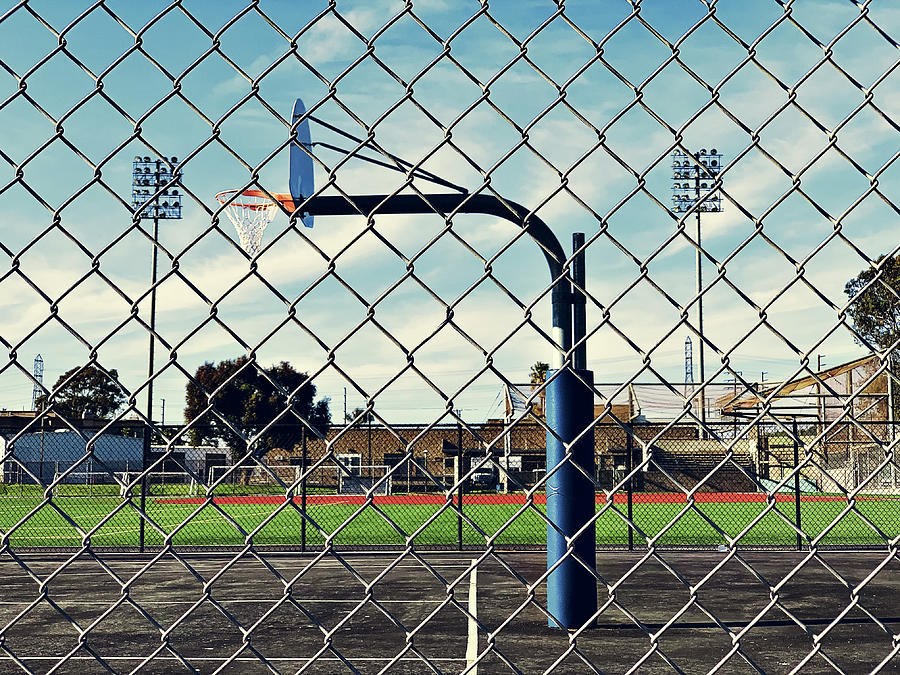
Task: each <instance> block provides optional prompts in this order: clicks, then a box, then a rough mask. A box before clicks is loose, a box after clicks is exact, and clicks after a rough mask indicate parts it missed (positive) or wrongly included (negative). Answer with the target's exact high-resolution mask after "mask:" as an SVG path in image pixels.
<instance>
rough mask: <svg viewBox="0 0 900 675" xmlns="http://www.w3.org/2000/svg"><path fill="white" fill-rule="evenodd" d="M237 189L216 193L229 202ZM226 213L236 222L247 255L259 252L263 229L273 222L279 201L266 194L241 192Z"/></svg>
mask: <svg viewBox="0 0 900 675" xmlns="http://www.w3.org/2000/svg"><path fill="white" fill-rule="evenodd" d="M236 192H237V190H228V191H226V192H221V193H219V194H218V195H216V198H217V199H218V200H219V201H220V202H221V203H223V204H224V203H225V202H227V201H228V200H229V199H230V198H231V197H232V196H233V195H234V194H235V193H236ZM224 211H225V215H226V216H228V219H229V220H230V221H231V222H232V223H233V224H234V228H235V229H236V230H237V233H238V238H239V239H240V242H241V248H243V249H244V250H245V251H246V252H247V255H250V256H255V255H256V254H257V253H259V249H260V246H261V243H262V236H263V231H264V230H265V229H266V226H267V225H268V224H269V223H270V222H272V219H273V218H274V217H275V214H276V213H277V212H278V202H276V201H273V200H272V199H270V198H269V197H267V196H265V195H256V194H248V193H247V192H244V193H241V194H239V195H238V196H237V197H236V198H235V200H234V201H232V202H231V203H230V204H228V205H227V206H225V209H224Z"/></svg>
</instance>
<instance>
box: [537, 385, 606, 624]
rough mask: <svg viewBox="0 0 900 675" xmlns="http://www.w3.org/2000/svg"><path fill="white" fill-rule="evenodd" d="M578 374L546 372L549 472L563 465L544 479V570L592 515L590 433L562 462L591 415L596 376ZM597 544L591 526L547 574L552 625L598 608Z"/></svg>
mask: <svg viewBox="0 0 900 675" xmlns="http://www.w3.org/2000/svg"><path fill="white" fill-rule="evenodd" d="M576 372H577V375H576V374H575V372H573V371H571V370H569V369H567V368H564V369H562V370H559V371H550V372H549V373H548V374H547V380H548V384H547V389H546V415H547V426H548V429H549V430H548V431H547V471H548V473H549V472H550V471H552V469H553V467H555V466H557V465H559V464H560V463H562V466H560V468H559V469H558V470H557V471H556V472H555V473H554V474H553V475H552V476H550V478H548V480H547V518H548V520H549V521H550V523H552V524H553V525H550V524H548V525H547V568H548V569H553V566H554V565H556V563H557V562H558V561H560V560H562V559H563V557H564V556H565V554H566V552H567V550H568V547H567V543H566V539H567V538H569V539H571V537H573V536H574V535H575V533H576V532H578V531H579V530H580V529H581V528H582V527H584V525H585V524H586V523H587V522H588V521H589V520H590V519H591V518H592V517H593V515H594V483H593V482H592V481H591V480H590V479H589V478H588V477H587V476H593V475H594V434H593V431H588V433H586V434H585V435H584V436H583V437H582V438H581V440H579V441H578V442H577V443H575V444H574V447H573V455H572V457H571V458H569V460H568V461H564V458H565V456H566V445H567V444H569V445H570V444H571V441H572V440H573V439H575V438H576V437H578V435H579V434H581V433H582V432H583V431H584V430H585V429H587V428H588V427H589V426H590V425H591V422H593V419H594V410H593V402H594V397H593V393H592V391H591V389H590V388H589V387H588V386H586V385H585V382H586V383H588V385H591V386H593V383H594V374H593V372H591V371H590V370H579V371H576ZM554 375H555V377H554ZM579 378H580V379H579ZM550 430H552V432H553V433H551V431H550ZM575 464H577V465H579V466H580V467H581V468H582V469H583V470H584V472H585V473H587V476H585V475H584V474H583V473H582V472H581V471H580V470H579V469H577V468H576V467H575ZM554 525H555V527H553V526H554ZM557 528H558V530H559V531H557ZM595 543H596V535H595V528H594V527H593V526H591V527H588V528H587V529H586V530H585V531H584V532H583V533H582V534H581V535H580V536H579V537H578V538H577V539H576V540H575V541H574V542H573V545H572V548H573V549H574V555H569V556H568V557H567V558H565V560H562V562H560V563H559V566H558V567H556V568H555V569H553V571H552V572H551V573H550V575H549V577H548V578H547V609H548V610H549V611H550V613H551V614H552V615H553V616H554V617H556V621H554V620H553V619H549V620H548V621H549V625H550V627H551V628H564V629H567V630H574V629H577V628H581V627H582V626H583V625H584V624H585V623H586V622H587V621H588V620H589V619H590V618H591V616H592V615H593V614H594V613H595V612H596V611H597V580H596V578H595V577H594V576H593V574H592V573H591V572H592V571H594V570H596V568H597V560H596V557H597V556H596V546H595ZM576 556H577V558H578V559H579V560H580V561H581V562H579V560H576ZM582 563H584V564H582ZM585 565H586V566H587V568H586V567H585Z"/></svg>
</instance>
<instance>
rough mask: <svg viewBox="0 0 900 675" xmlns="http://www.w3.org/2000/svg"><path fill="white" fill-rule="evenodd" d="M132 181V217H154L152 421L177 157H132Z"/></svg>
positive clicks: (175, 211) (177, 214) (175, 216)
mask: <svg viewBox="0 0 900 675" xmlns="http://www.w3.org/2000/svg"><path fill="white" fill-rule="evenodd" d="M133 164H134V166H133V169H134V174H133V178H132V181H131V205H132V207H134V210H135V218H136V219H138V220H143V219H144V218H152V219H153V253H152V260H151V262H150V351H149V355H148V364H147V378H148V382H147V419H149V420H151V421H152V420H153V356H154V354H153V352H154V348H155V346H156V340H155V337H154V332H155V331H156V261H157V257H158V253H159V249H158V247H157V245H156V244H157V242H158V241H159V221H160V220H181V193H180V192H179V191H178V188H177V187H175V185H177V184H178V182H179V181H180V180H181V172H180V171H178V170H177V169H176V166H177V164H178V158H177V157H171V158H164V159H159V158H156V159H152V158H150V157H140V156H137V157H135V158H134V163H133Z"/></svg>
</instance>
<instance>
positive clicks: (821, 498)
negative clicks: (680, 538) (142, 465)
mask: <svg viewBox="0 0 900 675" xmlns="http://www.w3.org/2000/svg"><path fill="white" fill-rule="evenodd" d="M766 498H767V495H766V494H765V493H759V492H698V493H697V494H695V495H694V501H695V502H696V503H699V504H735V503H755V502H757V503H764V502H765V501H766ZM614 499H615V501H614V503H615V504H627V503H628V495H626V494H622V493H618V494H616V495H615V497H614ZM857 499H858V500H864V499H878V497H857ZM213 500H214V501H215V503H216V504H282V503H284V501H285V498H284V497H282V496H279V495H245V496H235V497H214V499H213ZM205 501H206V500H205V499H204V498H203V497H184V498H176V499H157V500H156V503H158V504H203V503H204V502H205ZM372 501H373V502H374V503H375V504H377V505H379V506H440V505H441V504H443V503H444V502H445V501H446V498H445V497H444V495H442V494H422V495H376V496H375V497H373V498H372ZM775 501H776V502H793V501H794V495H792V494H782V493H779V494H776V495H775ZM800 501H801V502H844V501H846V500H845V499H844V498H843V497H840V496H832V495H801V497H800ZM294 503H296V504H299V503H300V497H294ZM365 503H366V497H365V496H364V495H308V496H307V497H306V505H307V506H328V505H337V504H345V505H348V506H362V505H363V504H365ZM453 503H454V504H457V503H459V500H458V498H457V497H456V496H455V495H454V497H453ZM524 503H525V495H521V494H515V495H502V494H498V495H494V494H485V495H465V496H464V497H463V505H464V506H465V505H466V504H471V505H482V506H490V505H493V506H500V505H513V506H521V505H522V504H524ZM532 503H534V504H541V505H543V504H546V503H547V496H546V495H543V494H537V495H534V497H533V498H532ZM596 503H597V504H605V503H606V495H603V494H598V495H596ZM686 503H687V496H686V495H685V494H684V493H682V492H639V493H635V494H634V498H633V500H632V504H686Z"/></svg>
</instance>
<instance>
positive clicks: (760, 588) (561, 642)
mask: <svg viewBox="0 0 900 675" xmlns="http://www.w3.org/2000/svg"><path fill="white" fill-rule="evenodd" d="M477 555H478V554H477V553H471V552H470V553H457V554H435V553H427V554H422V556H421V557H422V560H424V561H425V563H427V565H426V564H423V562H420V561H419V560H416V559H415V558H412V557H409V556H407V557H405V558H403V559H402V560H401V561H400V562H399V563H398V564H396V565H395V566H393V567H391V565H392V563H393V562H394V561H396V560H397V554H377V555H373V554H365V555H363V554H350V555H344V556H342V560H338V559H337V558H335V557H325V558H322V559H320V560H317V561H316V563H315V564H314V565H312V566H309V565H310V563H311V562H312V561H313V560H314V558H313V556H311V555H306V556H300V555H272V554H264V557H263V560H262V561H261V560H257V559H254V558H253V557H251V556H249V555H244V556H243V557H242V558H241V559H240V560H239V561H238V562H236V563H235V564H233V565H231V566H230V567H229V568H228V569H227V570H225V571H223V568H224V567H226V566H227V564H228V562H229V560H230V559H231V558H230V557H226V556H218V555H217V556H213V555H201V554H186V555H184V556H183V559H184V561H186V562H187V563H188V564H189V565H190V566H191V568H192V569H191V570H189V569H188V568H187V567H186V566H185V565H184V564H182V563H181V562H179V561H178V560H176V559H175V558H173V557H166V558H162V559H160V560H158V561H156V562H154V563H153V564H152V565H150V566H149V567H147V569H146V571H145V572H144V573H142V574H139V575H138V574H137V573H138V571H139V570H140V569H141V568H142V567H144V566H145V565H147V563H148V562H149V560H150V558H149V557H147V558H141V557H139V556H123V555H104V556H102V561H103V563H105V564H106V565H107V566H108V567H109V569H110V570H112V571H113V572H114V573H115V574H118V575H120V576H121V578H122V579H123V580H125V579H131V580H132V581H131V583H130V584H129V585H128V593H127V596H128V598H129V599H130V600H131V601H133V602H134V603H135V604H136V605H138V606H139V607H140V609H138V608H136V607H135V606H133V605H130V604H128V603H125V602H123V601H122V599H123V590H122V581H118V580H116V579H115V578H114V577H113V576H111V574H110V573H108V572H107V571H105V570H104V569H103V567H102V565H101V564H100V563H99V562H98V561H97V560H93V559H91V558H88V557H80V558H78V559H76V560H74V561H72V562H70V563H68V564H65V562H66V558H65V557H61V556H60V557H54V556H50V555H46V554H44V555H40V556H38V555H23V556H21V558H20V560H21V561H22V562H24V563H25V564H26V565H27V566H28V567H29V568H30V570H31V571H32V572H33V573H34V574H35V575H36V576H37V577H38V578H37V579H35V578H33V577H32V576H30V575H29V573H28V572H27V571H26V570H25V569H23V567H22V566H21V565H20V564H19V563H18V562H17V561H16V560H14V559H13V558H12V557H11V556H10V555H8V554H7V555H5V556H0V673H6V672H23V668H22V666H21V665H20V664H17V663H16V662H15V660H14V659H13V656H14V657H15V658H16V659H19V660H20V662H21V664H22V665H24V666H26V667H27V669H29V670H31V671H33V672H36V673H45V672H48V671H49V670H51V669H52V668H54V667H55V666H58V665H59V662H60V660H61V659H63V657H64V656H65V655H66V654H69V653H72V652H73V650H74V658H72V659H71V660H70V661H68V662H67V663H64V664H63V665H62V666H61V667H58V669H57V670H55V671H54V672H60V673H79V675H83V674H86V673H95V672H96V673H100V672H131V671H132V670H134V669H136V668H138V666H141V668H140V672H146V673H172V672H202V673H207V672H214V671H217V669H220V668H222V666H223V663H224V662H225V660H226V659H227V658H229V657H231V656H232V655H235V654H237V655H238V656H237V659H236V660H235V661H233V662H232V663H230V664H228V665H226V666H225V667H224V668H223V669H222V670H221V672H229V673H263V672H273V671H274V672H297V671H298V670H301V669H303V668H304V667H305V668H306V669H305V670H304V672H310V673H325V674H330V673H354V672H358V673H365V674H368V673H378V672H389V673H403V674H406V673H410V674H412V673H428V672H438V673H461V672H466V671H467V669H468V672H476V668H477V672H478V673H482V674H484V673H514V672H521V673H543V672H547V670H548V669H549V668H551V666H553V665H554V664H557V665H556V667H555V668H553V669H552V670H551V671H550V672H553V673H586V672H592V668H591V667H590V666H588V665H587V663H591V664H593V667H594V668H595V669H596V671H597V672H609V673H620V672H627V671H628V670H629V669H631V668H632V667H633V666H634V665H635V664H636V663H639V662H640V661H641V659H642V658H644V656H645V655H646V654H647V653H648V651H649V652H651V654H650V655H649V657H648V658H646V660H645V661H643V662H642V663H641V665H640V666H639V668H638V669H637V672H639V673H671V672H679V670H680V671H682V672H686V673H697V672H708V671H709V670H710V669H712V668H713V667H714V666H715V665H716V664H717V663H718V662H719V661H720V660H721V659H722V658H723V657H726V656H727V655H728V654H729V652H730V651H731V650H732V646H733V642H732V636H731V635H729V634H728V633H727V632H726V631H725V630H723V629H722V628H721V627H717V626H716V625H715V624H714V623H713V621H712V619H711V618H710V616H709V615H708V614H707V613H704V612H703V611H702V610H701V609H699V608H698V607H696V606H694V607H691V608H690V609H689V610H688V611H687V612H686V613H685V614H684V615H683V616H681V617H680V618H679V619H678V620H677V622H676V623H674V624H673V625H672V626H671V627H670V628H667V629H666V630H664V631H662V633H661V634H660V635H659V637H658V639H656V638H651V635H654V634H657V633H659V631H660V630H661V629H662V628H663V626H664V625H665V624H666V623H667V622H669V621H670V620H671V619H672V617H673V615H675V613H676V612H677V611H678V610H679V608H681V607H682V606H684V605H685V604H686V603H688V602H689V600H690V598H691V591H690V587H691V586H693V585H696V584H697V583H698V582H699V581H700V580H701V579H703V578H704V577H705V576H706V575H707V574H709V572H710V571H711V570H712V569H713V568H714V566H715V565H717V564H719V563H721V562H722V560H723V558H724V557H725V555H726V554H725V553H701V552H662V553H660V558H662V561H664V562H662V561H660V560H657V559H654V558H650V559H647V560H644V561H643V562H641V559H642V558H641V555H640V554H638V553H634V554H632V553H625V552H603V553H598V565H597V567H598V572H599V573H600V574H601V575H602V576H603V577H604V579H605V580H606V581H607V582H609V583H610V584H614V583H615V582H616V581H618V580H619V579H621V578H622V577H623V576H624V575H625V574H626V573H627V571H628V570H629V569H631V568H633V567H634V566H635V565H637V564H638V563H641V564H640V565H639V567H638V568H637V570H636V571H635V572H634V574H632V575H631V576H630V577H629V578H628V579H627V580H626V581H625V582H624V583H622V584H621V586H620V587H618V588H617V589H616V592H615V602H616V605H611V606H610V607H608V608H607V609H606V610H605V611H604V612H603V613H602V614H601V615H600V617H599V619H598V622H597V626H596V627H592V628H591V629H589V630H586V631H584V632H583V633H582V634H581V635H580V636H579V637H578V638H577V640H576V641H575V642H574V645H573V643H572V642H570V638H569V635H567V634H566V633H565V632H563V631H559V630H554V629H550V628H548V627H547V617H546V615H545V614H544V613H543V612H542V611H541V610H540V606H544V605H545V597H546V596H545V587H544V586H543V585H538V586H536V587H535V588H534V592H533V595H529V591H528V588H527V585H528V584H531V583H534V582H535V581H536V580H537V579H538V578H539V576H540V575H541V574H542V573H543V572H544V569H545V565H546V562H545V557H544V554H543V553H533V552H532V553H503V554H496V555H495V556H492V557H488V558H486V559H485V560H483V561H481V562H480V563H479V564H478V566H477V571H476V574H475V575H474V578H473V575H472V574H471V573H470V572H471V570H470V567H471V561H472V559H473V558H474V557H477ZM741 555H742V556H743V557H744V558H745V560H746V561H747V562H748V563H750V564H751V565H752V567H753V568H754V569H755V570H756V572H757V573H758V574H759V575H761V576H762V577H763V578H764V579H765V580H766V581H761V580H760V579H759V578H757V576H756V575H754V574H753V573H751V572H750V571H749V570H747V568H746V567H745V566H744V565H742V564H741V563H740V562H739V561H737V560H730V561H729V562H727V563H726V564H725V565H724V567H723V568H722V569H721V570H719V571H718V572H717V573H716V574H715V575H714V576H712V577H711V579H710V581H709V582H708V583H706V584H704V585H703V587H702V588H701V589H699V590H698V591H697V592H696V598H697V601H698V602H699V603H700V604H702V605H703V607H705V608H706V610H707V611H708V612H709V613H711V614H713V615H714V616H715V617H717V618H718V619H719V620H721V621H723V622H724V623H726V624H727V625H729V626H730V627H731V628H732V630H733V631H735V632H738V631H740V630H742V628H743V627H744V626H745V625H746V622H748V621H750V620H751V619H753V618H754V617H755V616H756V615H757V614H758V613H759V612H760V611H763V610H765V609H766V607H767V606H770V605H771V604H772V602H773V598H772V597H771V595H770V591H769V586H768V584H767V583H766V582H768V583H771V584H772V585H777V584H779V582H780V581H781V580H782V579H784V577H785V576H786V575H787V573H788V572H789V571H790V570H791V569H793V568H794V567H795V566H796V565H797V564H798V563H799V562H800V561H802V560H803V559H804V557H805V555H806V554H803V553H797V552H785V551H766V552H743V553H742V554H741ZM821 557H822V559H823V560H824V561H825V562H826V563H827V564H828V565H829V566H831V568H832V570H833V571H834V572H837V573H838V574H839V575H840V576H841V577H843V579H845V580H846V582H847V583H849V584H850V586H855V585H857V584H859V583H860V581H862V580H863V579H864V578H866V577H868V576H869V575H870V574H871V572H872V570H874V569H875V568H876V567H878V566H879V565H880V564H881V563H882V562H883V561H884V560H885V558H886V557H887V554H886V553H884V552H879V553H874V552H871V553H869V552H865V553H852V552H831V553H823V554H821ZM389 567H390V568H391V569H389V570H388V568H389ZM60 568H63V569H62V571H60V572H59V573H58V574H57V575H56V576H54V577H53V578H52V579H51V580H50V581H49V582H46V583H44V584H43V589H44V590H46V597H45V599H40V600H39V598H41V597H42V596H41V593H42V582H45V581H46V579H47V578H48V577H49V576H50V575H52V574H53V573H54V571H56V570H60ZM304 568H307V571H306V572H305V573H303V574H300V576H297V575H298V573H300V572H301V571H302V570H304ZM511 570H512V571H511ZM518 577H521V579H520V578H518ZM679 577H681V578H680V579H679ZM292 579H293V583H292V584H291V586H290V592H289V593H287V594H286V593H285V583H286V582H288V581H290V580H292ZM204 585H205V586H206V590H204ZM448 585H452V586H453V588H452V595H451V594H450V593H448ZM367 586H368V588H369V591H370V593H367V590H366V589H367ZM448 597H450V598H451V599H450V600H448ZM599 598H600V602H601V604H602V603H604V602H606V601H607V600H608V599H609V593H608V591H607V588H605V587H603V586H601V588H600V592H599ZM856 598H857V600H856V606H855V607H853V608H851V609H850V610H849V611H846V613H844V612H845V610H846V609H847V607H848V605H850V604H851V592H850V590H849V589H848V588H847V587H845V586H844V585H843V582H842V581H840V580H839V579H838V578H837V577H836V576H835V575H834V574H833V573H832V571H830V570H829V569H828V568H826V566H825V565H823V564H822V563H821V562H818V561H817V560H811V561H810V562H809V563H808V564H806V565H805V566H803V567H802V568H801V570H800V571H799V572H798V573H797V574H796V575H795V576H794V577H793V578H792V579H791V580H790V581H788V582H786V583H784V584H783V585H782V586H780V587H779V588H778V593H777V600H778V601H779V602H780V604H781V606H782V607H783V608H784V609H779V608H778V607H771V608H770V609H769V610H768V611H767V612H766V613H765V615H764V617H763V621H762V623H761V624H760V625H756V626H753V627H752V628H751V629H750V630H749V632H747V633H746V635H744V636H742V638H741V640H740V646H741V649H742V650H743V652H744V653H745V654H747V655H748V656H749V657H750V658H752V659H753V660H754V662H755V663H756V665H757V666H758V668H759V669H760V670H762V671H763V672H767V673H769V672H771V673H785V672H790V671H791V670H792V669H794V668H796V667H797V666H798V664H800V662H801V661H802V660H803V659H804V658H805V657H806V656H807V655H808V654H809V653H810V652H811V651H813V650H814V649H817V652H816V654H815V655H814V656H813V657H812V658H811V659H810V660H809V661H808V662H807V663H806V664H805V666H804V667H803V668H802V669H801V670H800V672H803V673H820V672H821V673H834V672H846V673H864V672H872V671H873V670H874V669H876V668H877V667H878V666H879V664H880V663H882V662H883V661H884V660H885V659H888V658H889V657H890V656H891V654H892V653H894V652H895V651H896V650H897V648H898V646H900V560H897V558H896V557H893V558H890V559H889V560H888V562H887V564H885V565H884V566H883V567H882V568H881V570H880V572H879V573H878V574H877V575H875V576H874V577H873V578H872V579H871V581H870V582H869V583H868V584H867V585H866V586H865V587H864V588H862V589H861V590H860V591H859V593H858V594H857V596H856ZM862 608H865V610H866V611H868V612H869V613H870V614H873V615H874V616H876V617H878V618H879V619H880V620H881V621H882V622H883V624H884V626H885V628H886V629H887V630H884V629H882V628H881V627H880V626H878V625H877V624H876V623H875V622H874V621H872V619H870V618H869V617H868V616H867V615H866V613H865V612H864V611H863V609H862ZM354 610H356V611H354ZM785 610H786V611H785ZM626 612H627V613H630V614H631V615H632V616H633V617H634V618H636V619H637V620H639V621H640V622H642V623H643V624H644V626H645V628H646V630H642V629H641V628H639V627H637V626H636V625H635V623H634V621H633V620H632V619H630V618H629V616H628V615H627V614H626ZM64 615H68V619H67V618H66V617H65V616H64ZM472 615H477V622H476V621H475V620H473V618H472ZM789 615H790V616H793V617H795V618H797V619H798V620H800V621H802V622H804V623H805V624H806V626H807V629H808V630H809V631H810V632H811V633H812V635H810V634H808V633H807V632H805V631H804V629H803V628H801V627H800V626H798V625H797V624H796V623H794V622H793V621H792V620H791V619H790V617H789ZM838 616H842V617H843V619H844V620H843V621H842V622H841V623H840V624H838V625H837V626H835V627H834V628H833V630H831V631H830V632H829V633H828V634H827V635H825V636H824V637H821V638H816V637H815V635H816V634H820V633H821V632H822V631H823V630H824V629H825V628H826V627H827V625H828V624H829V623H830V622H831V621H833V620H834V619H835V618H836V617H838ZM69 619H71V621H74V622H75V623H77V624H78V625H79V626H80V627H81V628H82V629H86V628H87V627H88V626H91V625H94V627H93V628H92V629H91V630H89V631H88V632H87V633H86V635H85V638H84V641H83V644H82V646H81V647H80V648H79V639H78V630H77V629H76V628H75V627H74V626H73V625H72V623H70V621H69ZM247 631H249V632H247ZM648 633H649V634H650V635H648ZM245 635H249V636H250V638H249V640H245ZM166 645H168V646H170V647H171V649H170V650H167V649H165V647H166ZM654 645H656V650H655V651H653V650H654V647H653V646H654ZM3 650H6V651H3ZM485 651H487V655H486V656H484V657H483V658H480V659H479V656H480V655H481V654H483V653H484V652H485ZM154 654H156V658H154V659H153V660H151V661H149V662H146V663H145V660H146V659H147V658H148V657H149V656H151V655H154ZM176 654H177V656H176ZM179 657H180V658H182V659H183V660H184V662H181V661H179V660H178V659H179ZM664 657H665V658H664ZM98 658H99V659H100V660H98ZM666 658H667V659H669V662H667V661H666V660H665V659H666ZM263 659H264V660H265V663H264V662H263ZM101 661H102V663H101ZM718 672H722V673H752V672H759V671H758V670H755V669H754V668H752V667H751V666H750V665H748V664H747V663H746V661H745V660H744V659H742V658H741V657H740V656H739V655H737V654H735V655H734V656H733V657H732V658H731V659H729V660H728V661H727V662H726V663H725V665H724V667H723V668H722V669H721V670H720V671H718ZM882 672H900V656H896V655H895V656H894V657H893V659H891V660H889V661H888V662H887V663H885V664H883V671H882Z"/></svg>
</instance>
